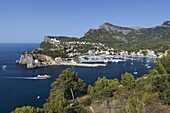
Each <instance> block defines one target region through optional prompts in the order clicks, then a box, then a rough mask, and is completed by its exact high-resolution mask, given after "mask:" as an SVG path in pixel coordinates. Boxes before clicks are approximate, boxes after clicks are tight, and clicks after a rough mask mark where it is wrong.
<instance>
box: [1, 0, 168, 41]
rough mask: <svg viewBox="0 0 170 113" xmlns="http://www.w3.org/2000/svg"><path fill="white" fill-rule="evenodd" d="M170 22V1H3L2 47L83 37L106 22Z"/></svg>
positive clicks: (118, 23)
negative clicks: (46, 38) (66, 37)
mask: <svg viewBox="0 0 170 113" xmlns="http://www.w3.org/2000/svg"><path fill="white" fill-rule="evenodd" d="M167 20H170V0H0V43H40V42H41V41H42V40H43V37H44V36H45V35H55V36H59V35H63V36H71V37H81V36H83V35H84V33H85V32H87V31H88V30H89V28H98V27H99V26H100V25H101V24H103V23H105V22H110V23H111V24H114V25H121V26H142V27H153V26H156V25H160V24H162V23H163V22H164V21H167Z"/></svg>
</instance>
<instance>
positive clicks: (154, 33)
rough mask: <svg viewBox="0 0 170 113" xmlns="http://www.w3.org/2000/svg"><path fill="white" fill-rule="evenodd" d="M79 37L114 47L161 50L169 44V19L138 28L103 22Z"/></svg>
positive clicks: (133, 49) (130, 49) (132, 49)
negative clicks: (152, 25) (151, 25)
mask: <svg viewBox="0 0 170 113" xmlns="http://www.w3.org/2000/svg"><path fill="white" fill-rule="evenodd" d="M81 39H83V40H87V41H91V42H93V41H94V42H101V43H105V44H107V45H109V46H112V47H113V48H115V49H124V50H129V51H135V50H137V49H154V50H158V51H159V50H161V51H162V49H164V48H166V49H167V47H168V46H169V45H170V21H165V22H163V24H162V25H159V26H155V27H151V28H138V29H135V28H131V27H122V26H117V25H112V24H111V23H108V22H105V23H104V24H102V25H100V26H99V28H97V29H90V30H89V31H87V32H86V33H85V35H84V36H83V37H81Z"/></svg>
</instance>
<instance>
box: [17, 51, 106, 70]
mask: <svg viewBox="0 0 170 113" xmlns="http://www.w3.org/2000/svg"><path fill="white" fill-rule="evenodd" d="M16 63H17V64H21V65H26V67H27V68H28V69H31V68H38V67H43V66H51V65H67V66H82V67H103V66H106V64H83V63H76V62H72V61H60V62H58V61H55V60H54V59H52V58H51V57H49V56H46V55H42V54H31V53H27V52H26V53H23V54H21V56H20V59H19V60H16Z"/></svg>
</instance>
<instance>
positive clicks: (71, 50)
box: [39, 37, 166, 58]
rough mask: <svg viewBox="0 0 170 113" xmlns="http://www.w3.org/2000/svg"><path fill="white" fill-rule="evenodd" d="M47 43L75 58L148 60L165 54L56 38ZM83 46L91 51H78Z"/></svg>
mask: <svg viewBox="0 0 170 113" xmlns="http://www.w3.org/2000/svg"><path fill="white" fill-rule="evenodd" d="M44 42H45V43H50V44H52V45H53V47H54V48H55V49H62V48H59V47H61V45H64V46H65V48H67V49H66V50H65V51H66V52H67V53H68V56H69V57H73V56H75V55H82V54H84V55H112V56H115V57H147V58H160V57H162V56H163V55H164V54H166V52H165V53H163V52H157V53H155V51H153V50H150V49H145V50H139V51H134V52H128V51H125V50H119V51H118V50H115V49H114V48H110V47H108V46H106V45H105V44H102V43H91V42H87V41H68V42H65V41H61V40H59V39H56V38H48V37H45V38H44ZM83 45H86V46H87V45H88V46H92V48H91V49H89V50H86V51H87V52H85V53H81V52H79V51H78V49H77V47H81V46H83ZM39 49H41V50H42V48H39ZM55 49H50V50H55Z"/></svg>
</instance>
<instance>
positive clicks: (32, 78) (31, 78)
mask: <svg viewBox="0 0 170 113" xmlns="http://www.w3.org/2000/svg"><path fill="white" fill-rule="evenodd" d="M0 78H4V79H28V80H29V79H30V80H34V79H37V77H0Z"/></svg>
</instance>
